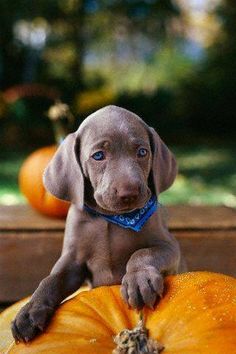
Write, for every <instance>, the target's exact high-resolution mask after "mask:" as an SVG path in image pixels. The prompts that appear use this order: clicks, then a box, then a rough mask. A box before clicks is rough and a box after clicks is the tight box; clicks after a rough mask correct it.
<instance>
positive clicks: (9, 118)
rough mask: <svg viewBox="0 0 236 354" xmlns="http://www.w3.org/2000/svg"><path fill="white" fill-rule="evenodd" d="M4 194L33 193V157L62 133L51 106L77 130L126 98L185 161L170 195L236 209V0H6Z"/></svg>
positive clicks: (0, 46) (0, 187)
mask: <svg viewBox="0 0 236 354" xmlns="http://www.w3.org/2000/svg"><path fill="white" fill-rule="evenodd" d="M0 10H1V11H0V134H1V136H0V203H2V204H15V203H24V202H25V200H24V198H23V196H22V195H21V194H20V192H19V189H18V183H17V176H18V171H19V168H20V166H21V164H22V162H23V160H24V159H25V158H26V157H27V156H28V155H29V153H30V152H31V151H34V150H35V149H37V148H39V147H41V146H46V145H49V144H52V143H54V133H53V128H52V124H51V122H50V121H49V119H48V118H47V116H46V112H47V110H48V108H49V107H50V105H51V104H53V102H54V101H55V99H58V98H60V99H61V100H62V101H63V102H66V103H67V104H69V105H70V107H71V110H72V112H73V115H74V116H75V121H74V124H73V127H71V129H72V130H73V129H75V128H76V127H77V126H78V125H79V124H80V122H81V121H82V120H83V119H84V118H85V117H86V116H87V115H88V114H89V113H91V112H93V111H94V110H96V109H98V108H100V107H102V106H104V105H106V104H117V105H120V106H123V107H125V108H127V109H130V110H132V111H134V112H135V113H137V114H138V115H140V116H141V117H142V118H143V119H144V120H145V121H146V122H147V123H148V124H149V125H151V126H153V127H155V128H156V130H157V131H158V132H159V134H160V135H161V137H162V138H163V140H164V141H165V142H166V143H167V145H168V146H170V147H171V148H172V149H173V151H174V153H175V155H176V157H177V160H178V163H179V176H178V178H177V180H176V182H175V184H174V185H173V187H172V188H171V189H170V190H169V191H168V192H166V193H164V195H163V196H161V201H162V202H164V203H166V204H177V203H189V204H213V205H217V204H224V205H227V206H232V207H236V141H235V138H236V134H235V131H236V110H235V103H236V60H235V58H236V40H235V38H236V2H235V1H233V0H211V1H210V0H205V1H204V0H189V1H187V0H172V1H171V0H159V1H158V0H156V1H155V0H146V1H138V0H128V1H118V0H112V1H106V0H104V1H103V0H102V1H96V0H84V1H82V0H37V1H36V0H32V1H30V2H29V1H27V0H16V1H12V2H9V1H7V0H2V1H1V4H0Z"/></svg>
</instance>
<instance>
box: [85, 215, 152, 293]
mask: <svg viewBox="0 0 236 354" xmlns="http://www.w3.org/2000/svg"><path fill="white" fill-rule="evenodd" d="M89 234H90V237H89V240H88V244H87V247H88V249H89V255H88V259H87V266H88V268H89V270H90V272H91V276H92V283H93V286H99V285H109V284H119V283H120V282H121V279H122V277H123V275H124V274H125V268H126V264H127V262H128V260H129V258H130V256H131V255H132V254H133V253H134V252H135V251H137V250H138V249H140V248H145V247H148V239H147V237H145V235H144V234H142V233H137V232H135V231H132V230H128V229H124V228H121V227H119V226H117V225H114V224H111V223H108V222H107V221H105V220H103V219H100V218H98V219H96V222H95V223H93V224H91V225H90V232H89Z"/></svg>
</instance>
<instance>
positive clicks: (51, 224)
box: [0, 205, 236, 230]
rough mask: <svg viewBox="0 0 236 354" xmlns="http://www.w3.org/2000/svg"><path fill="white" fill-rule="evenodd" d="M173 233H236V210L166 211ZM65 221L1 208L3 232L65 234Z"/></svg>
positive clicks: (191, 208) (194, 208) (25, 207)
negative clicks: (201, 230) (55, 232)
mask: <svg viewBox="0 0 236 354" xmlns="http://www.w3.org/2000/svg"><path fill="white" fill-rule="evenodd" d="M163 212H164V213H167V214H168V216H169V217H168V218H169V227H170V229H229V228H234V229H236V209H234V208H229V207H224V206H220V207H213V206H189V205H178V206H169V207H167V208H166V207H164V211H163ZM64 226H65V220H63V219H56V218H50V217H46V216H44V215H41V214H39V213H38V212H36V211H34V210H33V209H32V208H30V207H29V206H28V205H20V206H19V205H17V206H3V205H0V230H63V229H64Z"/></svg>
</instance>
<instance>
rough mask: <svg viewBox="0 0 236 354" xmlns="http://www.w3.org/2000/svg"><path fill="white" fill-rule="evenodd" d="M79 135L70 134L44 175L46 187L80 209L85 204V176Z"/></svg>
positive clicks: (56, 195)
mask: <svg viewBox="0 0 236 354" xmlns="http://www.w3.org/2000/svg"><path fill="white" fill-rule="evenodd" d="M78 144H79V137H78V136H77V135H76V133H72V134H69V135H68V136H67V137H66V139H65V140H64V141H63V142H62V144H61V145H60V146H59V148H58V150H57V151H56V153H55V155H54V156H53V158H52V160H51V161H50V162H49V164H48V166H47V168H46V170H45V172H44V176H43V182H44V185H45V187H46V189H47V190H48V191H49V192H50V193H51V194H53V195H54V196H55V197H57V198H59V199H63V200H67V201H70V202H72V203H74V204H76V205H77V206H78V207H79V208H80V209H82V208H83V204H84V177H83V173H82V170H81V166H80V162H79V157H77V154H78V152H77V148H78Z"/></svg>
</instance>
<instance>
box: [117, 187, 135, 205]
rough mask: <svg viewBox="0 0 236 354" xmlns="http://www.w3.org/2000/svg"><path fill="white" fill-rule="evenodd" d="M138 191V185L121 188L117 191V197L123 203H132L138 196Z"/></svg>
mask: <svg viewBox="0 0 236 354" xmlns="http://www.w3.org/2000/svg"><path fill="white" fill-rule="evenodd" d="M140 189H141V188H140V186H139V185H138V184H135V185H126V186H122V187H120V188H119V189H118V190H117V197H118V198H119V199H120V200H121V201H122V202H124V203H131V202H134V201H135V200H136V199H137V198H138V196H139V194H140Z"/></svg>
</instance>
